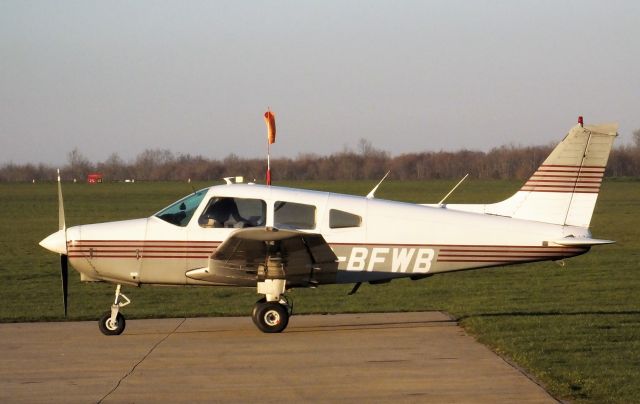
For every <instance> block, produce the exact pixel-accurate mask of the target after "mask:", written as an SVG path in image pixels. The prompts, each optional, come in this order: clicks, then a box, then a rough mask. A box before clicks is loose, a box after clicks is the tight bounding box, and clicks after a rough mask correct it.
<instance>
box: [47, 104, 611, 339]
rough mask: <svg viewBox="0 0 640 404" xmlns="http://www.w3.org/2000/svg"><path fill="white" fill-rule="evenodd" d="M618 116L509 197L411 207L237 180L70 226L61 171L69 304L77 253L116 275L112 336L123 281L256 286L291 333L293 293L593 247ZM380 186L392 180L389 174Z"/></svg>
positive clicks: (87, 269)
mask: <svg viewBox="0 0 640 404" xmlns="http://www.w3.org/2000/svg"><path fill="white" fill-rule="evenodd" d="M617 129H618V125H617V124H603V125H583V122H582V117H580V118H579V123H578V124H577V125H576V126H574V127H573V128H572V129H570V131H569V132H568V134H567V135H566V136H565V137H564V139H563V140H562V141H561V142H560V143H559V144H558V145H557V146H556V147H555V149H554V150H553V151H552V152H551V154H550V155H549V156H548V157H547V159H546V160H545V161H544V162H543V163H542V165H541V166H540V167H539V168H538V169H537V170H536V171H535V172H534V173H533V175H532V176H531V177H530V178H529V179H528V180H527V181H526V182H525V184H524V185H523V186H522V187H521V188H520V189H519V190H518V191H517V192H516V193H515V194H514V195H513V196H511V197H510V198H507V199H506V200H504V201H501V202H497V203H492V204H445V203H439V204H411V203H405V202H398V201H391V200H382V199H376V198H375V195H374V194H375V190H376V189H377V186H376V188H374V189H373V190H372V192H371V193H369V195H367V196H366V197H365V196H354V195H343V194H336V193H330V192H319V191H312V190H300V189H292V188H285V187H279V186H271V185H258V184H252V183H248V184H247V183H240V181H236V182H234V181H231V180H228V181H227V184H225V185H216V186H211V187H209V188H204V189H201V190H199V191H195V192H193V193H192V194H190V195H187V196H185V197H184V198H182V199H180V200H178V201H177V202H175V203H173V204H171V205H169V206H168V207H166V208H164V209H162V210H160V211H159V212H157V213H155V214H154V215H152V216H150V217H147V218H142V219H134V220H125V221H116V222H108V223H99V224H87V225H80V226H73V227H69V228H67V227H66V225H65V218H64V207H63V199H62V189H61V185H60V175H59V172H58V197H59V212H58V215H59V230H58V231H57V232H55V233H53V234H51V235H49V236H48V237H46V238H45V239H43V240H42V241H41V242H40V245H41V246H42V247H44V248H46V249H48V250H50V251H52V252H55V253H58V254H60V262H61V276H62V286H63V304H64V310H65V316H66V313H67V287H68V286H67V284H68V264H69V263H71V265H72V266H73V268H75V269H76V270H77V271H78V272H79V273H80V279H81V281H84V282H96V281H104V282H110V283H113V284H115V285H116V290H115V298H114V301H113V304H112V305H111V310H110V311H107V312H106V313H105V314H104V315H103V316H102V317H101V318H100V320H99V323H98V324H99V328H100V331H102V333H103V334H105V335H120V334H121V333H122V332H123V331H124V329H125V324H126V323H125V318H124V316H123V315H122V313H121V312H120V311H121V309H122V308H123V307H124V306H126V305H127V304H129V303H130V299H129V298H127V297H126V296H125V295H124V294H123V293H122V291H121V287H122V285H131V286H140V285H200V286H237V287H252V288H256V290H257V293H258V294H259V295H262V298H261V299H260V300H258V301H257V302H256V304H255V305H254V307H253V312H252V319H253V322H254V323H255V325H256V326H257V327H258V328H259V329H260V330H261V331H262V332H265V333H278V332H281V331H283V330H284V329H285V328H286V327H287V325H288V323H289V317H290V315H291V314H292V306H291V304H290V302H289V300H288V299H287V295H286V292H287V291H288V290H290V289H293V288H307V287H317V286H320V285H326V284H354V287H353V289H352V291H351V292H350V293H351V294H352V293H356V291H357V289H358V287H360V285H361V284H362V283H364V282H369V283H371V284H377V283H385V282H389V281H391V280H393V279H398V278H406V277H408V278H410V279H412V280H418V279H423V278H426V277H429V276H432V275H434V274H440V273H445V272H452V271H463V270H471V269H478V268H487V267H496V266H502V265H512V264H520V263H525V262H535V261H547V260H553V261H557V260H562V259H565V258H569V257H574V256H578V255H581V254H584V253H586V252H587V251H589V249H590V248H591V247H592V246H595V245H601V244H609V243H613V241H610V240H601V239H595V238H592V237H591V232H590V231H589V223H590V221H591V217H592V214H593V210H594V208H595V205H596V199H597V197H598V193H599V191H600V186H601V183H602V178H603V175H604V172H605V168H606V165H607V160H608V158H609V153H610V150H611V147H612V144H613V140H614V138H615V137H616V136H617ZM378 185H380V184H378Z"/></svg>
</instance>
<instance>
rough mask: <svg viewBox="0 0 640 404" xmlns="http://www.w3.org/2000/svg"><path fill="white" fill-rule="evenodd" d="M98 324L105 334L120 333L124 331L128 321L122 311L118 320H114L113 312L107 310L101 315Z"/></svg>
mask: <svg viewBox="0 0 640 404" xmlns="http://www.w3.org/2000/svg"><path fill="white" fill-rule="evenodd" d="M98 326H99V327H100V331H101V332H102V333H103V334H104V335H120V334H122V332H123V331H124V327H125V326H126V322H125V320H124V316H123V315H122V314H120V313H118V315H117V316H116V321H113V322H112V321H111V312H110V311H107V312H106V313H104V314H103V315H102V317H100V321H99V322H98Z"/></svg>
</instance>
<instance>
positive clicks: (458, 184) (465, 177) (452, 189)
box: [438, 173, 469, 205]
mask: <svg viewBox="0 0 640 404" xmlns="http://www.w3.org/2000/svg"><path fill="white" fill-rule="evenodd" d="M468 176H469V173H467V175H465V176H464V177H462V179H461V180H460V181H458V183H457V184H456V186H455V187H453V188H451V191H449V193H448V194H446V195H445V196H444V198H442V200H440V202H438V205H442V203H443V202H444V200H445V199H447V198H448V197H449V195H451V194H452V193H453V191H455V190H456V188H458V186H460V184H462V182H463V181H464V180H466V179H467V177H468Z"/></svg>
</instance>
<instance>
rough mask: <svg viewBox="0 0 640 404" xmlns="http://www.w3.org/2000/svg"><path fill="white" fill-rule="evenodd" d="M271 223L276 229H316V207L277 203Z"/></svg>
mask: <svg viewBox="0 0 640 404" xmlns="http://www.w3.org/2000/svg"><path fill="white" fill-rule="evenodd" d="M273 211H274V216H273V222H274V224H275V226H276V227H283V228H289V229H313V228H315V227H316V207H315V206H313V205H305V204H303V203H294V202H284V201H277V202H276V203H275V205H274V209H273Z"/></svg>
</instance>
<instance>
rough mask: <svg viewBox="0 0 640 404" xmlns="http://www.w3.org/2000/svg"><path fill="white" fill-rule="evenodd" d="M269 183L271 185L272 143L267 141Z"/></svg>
mask: <svg viewBox="0 0 640 404" xmlns="http://www.w3.org/2000/svg"><path fill="white" fill-rule="evenodd" d="M267 185H271V143H269V142H268V141H267Z"/></svg>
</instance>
